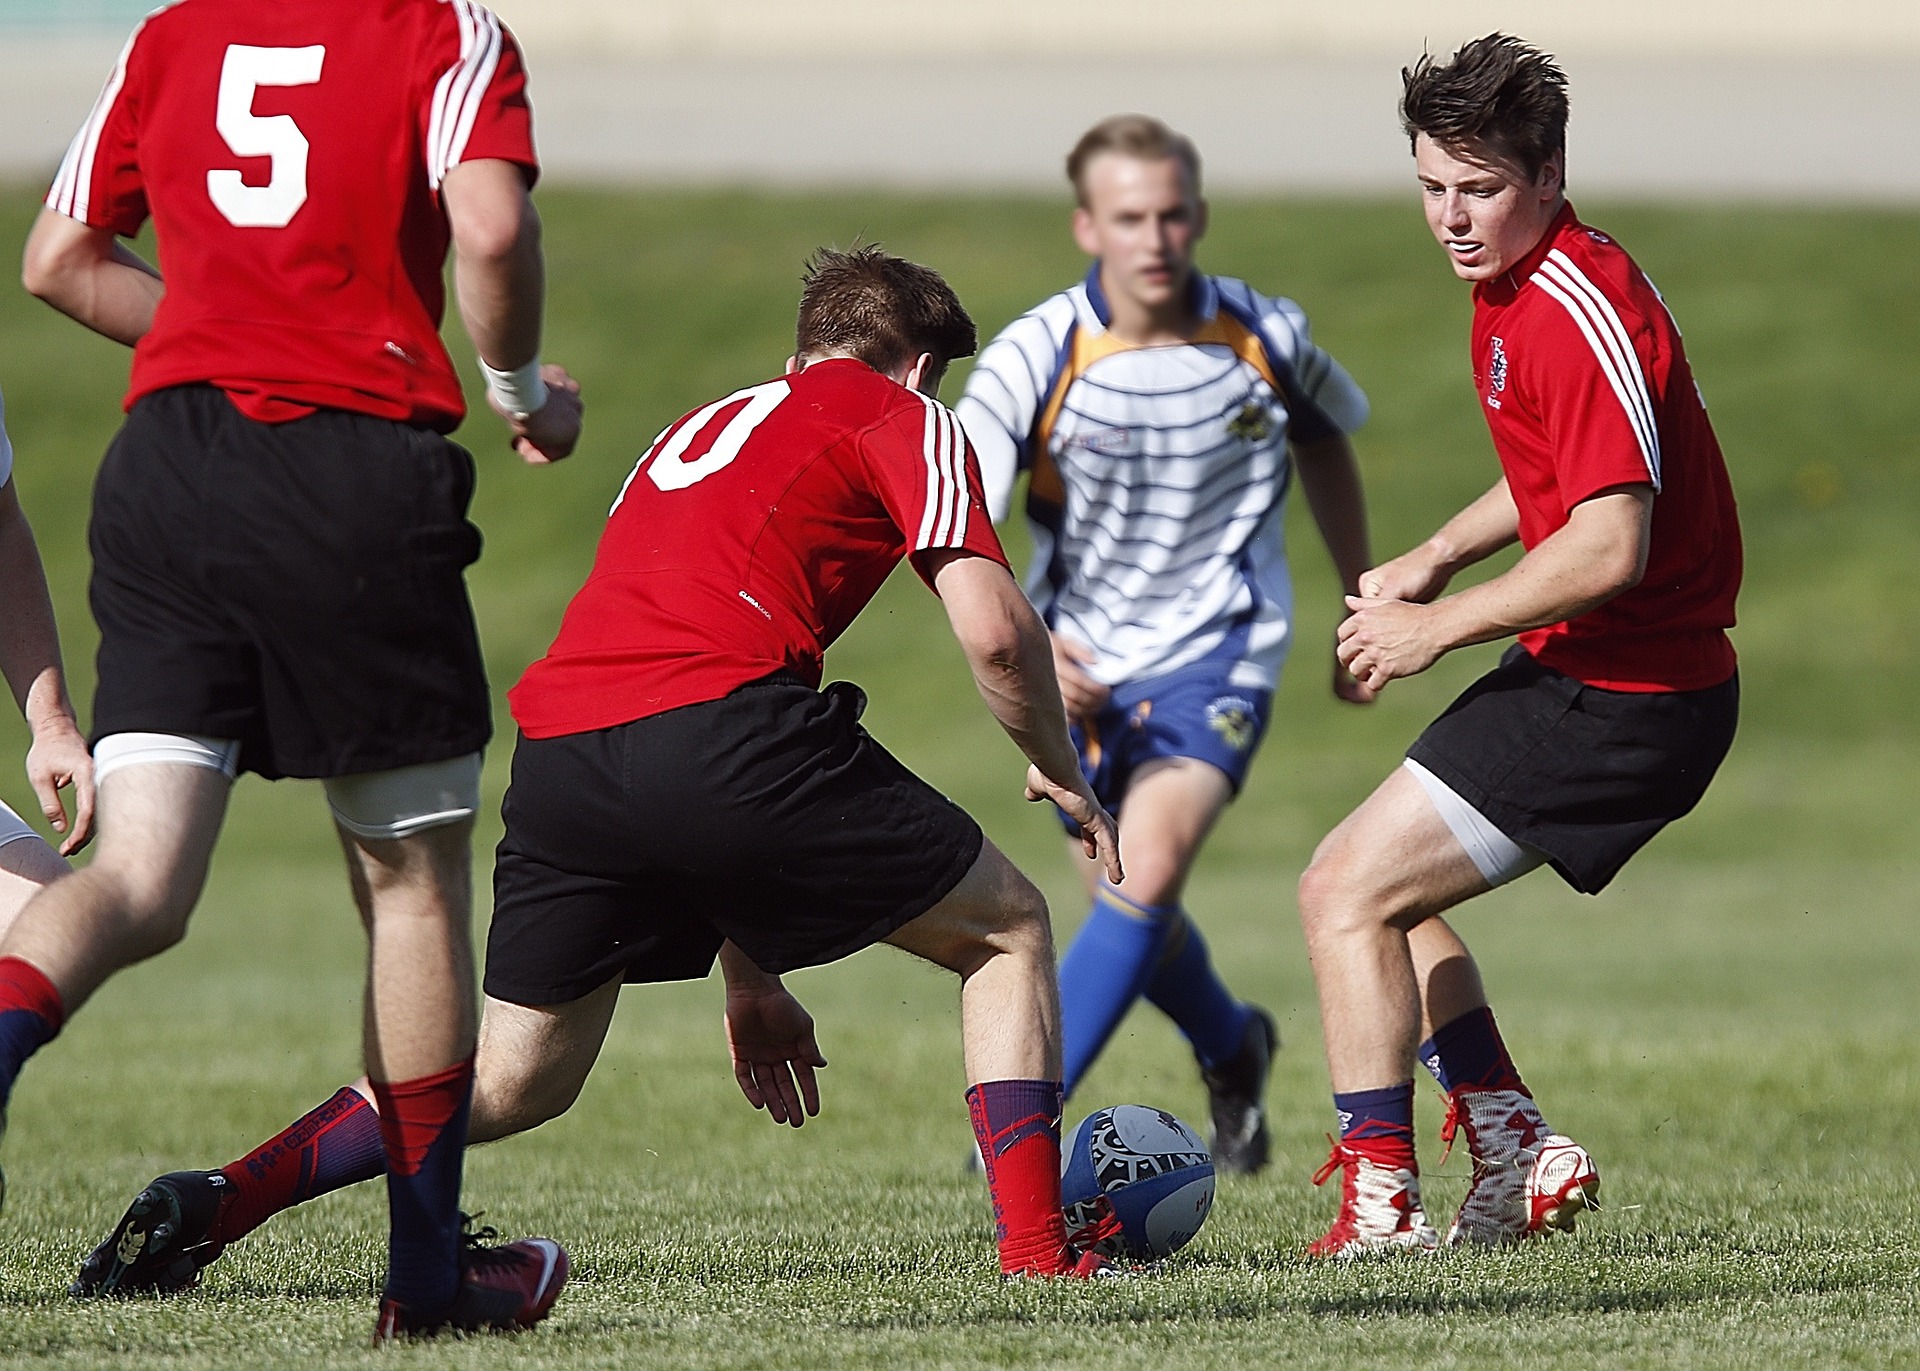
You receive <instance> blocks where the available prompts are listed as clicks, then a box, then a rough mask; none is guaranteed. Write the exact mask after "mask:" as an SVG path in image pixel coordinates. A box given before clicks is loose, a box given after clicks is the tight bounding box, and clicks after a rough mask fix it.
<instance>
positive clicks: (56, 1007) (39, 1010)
mask: <svg viewBox="0 0 1920 1371" xmlns="http://www.w3.org/2000/svg"><path fill="white" fill-rule="evenodd" d="M66 1018H67V1010H66V1006H65V1005H64V1004H62V1003H61V1000H60V992H59V991H58V990H56V989H54V985H53V982H52V981H50V980H48V979H47V978H46V976H45V974H43V973H42V972H41V970H40V968H38V967H36V966H35V965H34V964H33V963H31V962H28V961H23V960H22V959H21V958H19V957H0V1106H4V1105H5V1104H6V1102H7V1100H8V1099H9V1098H11V1097H12V1095H13V1082H14V1079H15V1078H16V1077H18V1076H19V1074H20V1068H21V1067H23V1066H25V1065H26V1063H27V1058H29V1057H31V1056H32V1055H33V1054H34V1053H36V1052H38V1051H39V1050H40V1049H41V1048H43V1047H45V1046H46V1045H47V1044H48V1043H50V1042H52V1041H53V1039H54V1037H55V1035H57V1034H58V1033H59V1032H60V1025H61V1024H63V1023H65V1022H66Z"/></svg>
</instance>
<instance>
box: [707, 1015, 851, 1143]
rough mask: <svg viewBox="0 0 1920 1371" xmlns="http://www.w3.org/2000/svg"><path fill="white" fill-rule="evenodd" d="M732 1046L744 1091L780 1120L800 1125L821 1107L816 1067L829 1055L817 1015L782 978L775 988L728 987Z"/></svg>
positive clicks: (735, 1069) (750, 1101) (752, 1102)
mask: <svg viewBox="0 0 1920 1371" xmlns="http://www.w3.org/2000/svg"><path fill="white" fill-rule="evenodd" d="M727 1051H728V1052H729V1053H731V1054H732V1056H733V1078H734V1079H735V1080H736V1081H738V1082H739V1083H740V1093H741V1094H743V1095H745V1096H746V1097H747V1103H748V1104H750V1105H752V1106H753V1107H754V1108H755V1109H764V1110H766V1111H767V1115H768V1117H770V1118H771V1119H772V1120H773V1121H774V1122H775V1123H784V1124H791V1125H793V1126H794V1127H795V1128H798V1127H800V1126H801V1125H802V1124H804V1123H805V1122H806V1121H807V1115H809V1114H818V1113H819V1112H820V1085H819V1083H818V1082H817V1081H815V1080H814V1076H813V1073H814V1070H815V1069H816V1068H818V1067H824V1066H825V1065H826V1064H827V1059H826V1058H825V1057H823V1056H821V1055H820V1046H819V1044H818V1043H816V1042H815V1041H814V1040H813V1015H811V1014H809V1013H807V1011H806V1010H805V1009H804V1008H802V1007H801V1004H800V1001H798V1000H796V999H794V998H793V995H792V994H791V993H790V992H789V991H788V990H787V989H786V988H785V987H784V986H781V985H780V983H779V982H778V981H777V980H774V981H773V982H772V988H771V989H766V988H760V987H755V988H752V989H736V988H734V987H733V986H729V987H728V989H727Z"/></svg>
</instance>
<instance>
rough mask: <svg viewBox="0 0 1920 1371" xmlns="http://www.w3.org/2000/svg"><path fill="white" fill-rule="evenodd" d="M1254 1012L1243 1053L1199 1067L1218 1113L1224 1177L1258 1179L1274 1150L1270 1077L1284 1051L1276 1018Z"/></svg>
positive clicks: (1219, 1165)
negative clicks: (1269, 1122) (1270, 1131)
mask: <svg viewBox="0 0 1920 1371" xmlns="http://www.w3.org/2000/svg"><path fill="white" fill-rule="evenodd" d="M1250 1007H1251V1008H1252V1009H1253V1013H1252V1015H1250V1016H1249V1017H1248V1019H1247V1027H1246V1030H1245V1032H1244V1034H1243V1035H1242V1037H1241V1039H1240V1050H1239V1051H1237V1052H1235V1053H1234V1054H1233V1056H1232V1057H1230V1058H1228V1059H1227V1060H1226V1061H1224V1062H1222V1063H1220V1065H1218V1066H1215V1067H1209V1066H1207V1065H1205V1064H1204V1063H1203V1064H1202V1065H1201V1067H1200V1079H1201V1080H1202V1081H1205V1082H1206V1086H1207V1103H1208V1105H1209V1106H1210V1107H1211V1109H1212V1112H1213V1140H1212V1147H1213V1169H1214V1171H1215V1172H1217V1173H1219V1174H1221V1175H1225V1176H1251V1175H1253V1174H1254V1172H1256V1171H1259V1170H1261V1169H1262V1168H1263V1167H1265V1166H1266V1164H1267V1160H1268V1156H1269V1153H1270V1149H1271V1143H1270V1141H1269V1138H1268V1134H1267V1103H1266V1101H1267V1073H1268V1072H1269V1071H1270V1070H1271V1069H1272V1067H1273V1054H1274V1053H1275V1052H1276V1051H1278V1050H1279V1047H1280V1030H1279V1028H1278V1027H1277V1026H1276V1025H1275V1024H1274V1022H1273V1015H1271V1014H1269V1013H1267V1011H1266V1010H1264V1009H1261V1008H1260V1007H1259V1006H1257V1005H1255V1006H1250Z"/></svg>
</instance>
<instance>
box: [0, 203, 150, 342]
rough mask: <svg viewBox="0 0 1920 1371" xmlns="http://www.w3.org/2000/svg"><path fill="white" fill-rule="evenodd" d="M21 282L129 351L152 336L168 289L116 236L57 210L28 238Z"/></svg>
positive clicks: (45, 216)
mask: <svg viewBox="0 0 1920 1371" xmlns="http://www.w3.org/2000/svg"><path fill="white" fill-rule="evenodd" d="M20 280H21V283H22V284H23V285H25V286H26V288H27V290H28V292H29V293H31V294H33V295H35V296H38V297H39V298H40V299H42V300H44V301H46V303H48V304H49V305H52V306H53V307H54V308H55V309H57V310H59V311H60V312H61V313H62V314H64V315H66V316H67V317H68V318H70V319H75V320H78V321H79V322H80V323H82V324H85V325H86V326H87V327H88V328H90V329H92V330H93V331H94V332H95V333H99V334H103V335H105V336H106V337H108V338H111V339H113V341H114V342H116V343H124V344H126V345H127V346H128V347H132V346H133V345H134V344H135V343H137V342H139V341H140V340H141V339H142V338H144V337H146V336H147V330H148V329H150V328H152V327H153V312H154V310H155V309H156V308H157V307H158V306H159V304H160V297H161V296H162V295H164V294H166V289H167V288H166V286H165V285H163V284H162V283H161V280H160V273H159V272H157V271H155V270H154V269H153V267H151V266H150V265H148V264H147V263H146V262H145V261H143V260H142V259H141V257H140V255H139V254H138V253H136V252H135V251H134V250H133V249H132V248H130V247H128V246H127V245H126V244H125V243H122V242H121V241H120V240H119V238H117V237H116V236H115V235H114V234H113V232H112V231H111V230H109V229H98V228H90V227H88V226H87V225H86V224H83V223H81V222H80V221H79V220H77V219H69V218H68V217H67V216H66V215H64V214H61V213H59V212H58V211H57V210H51V209H43V210H41V211H40V217H39V218H38V219H36V220H35V221H34V225H33V232H32V233H31V234H29V235H28V237H27V249H26V253H25V254H24V256H23V259H22V262H21V268H20Z"/></svg>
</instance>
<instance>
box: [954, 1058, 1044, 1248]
mask: <svg viewBox="0 0 1920 1371" xmlns="http://www.w3.org/2000/svg"><path fill="white" fill-rule="evenodd" d="M1060 1101H1061V1094H1060V1082H1058V1081H982V1082H981V1083H980V1084H978V1085H976V1086H974V1087H973V1088H972V1089H970V1090H968V1091H967V1111H968V1113H969V1114H971V1115H972V1117H973V1135H974V1137H975V1138H977V1139H979V1142H980V1157H981V1160H982V1161H983V1162H984V1163H985V1164H986V1169H987V1186H988V1189H989V1190H991V1191H992V1194H993V1222H994V1233H995V1237H996V1238H997V1240H998V1241H999V1244H1000V1270H1001V1271H1002V1272H1003V1273H1005V1274H1007V1275H1017V1274H1027V1275H1036V1276H1054V1275H1058V1274H1060V1273H1061V1272H1062V1271H1064V1270H1065V1269H1066V1253H1067V1225H1066V1220H1065V1219H1064V1218H1063V1217H1062V1216H1061V1213H1060Z"/></svg>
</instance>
